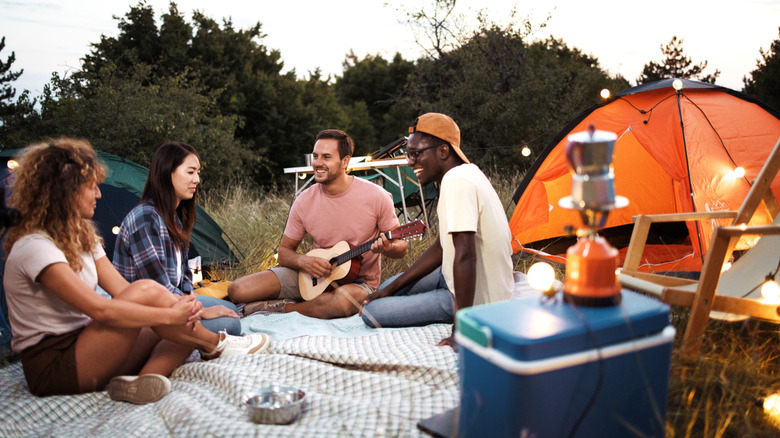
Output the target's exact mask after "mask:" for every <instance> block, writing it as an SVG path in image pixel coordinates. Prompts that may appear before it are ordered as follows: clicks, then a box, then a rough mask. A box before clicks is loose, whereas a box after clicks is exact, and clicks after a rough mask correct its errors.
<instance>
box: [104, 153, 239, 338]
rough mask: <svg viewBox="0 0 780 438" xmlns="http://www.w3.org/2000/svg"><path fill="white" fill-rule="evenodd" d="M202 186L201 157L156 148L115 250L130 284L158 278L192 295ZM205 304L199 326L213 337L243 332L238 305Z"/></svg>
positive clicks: (173, 289)
mask: <svg viewBox="0 0 780 438" xmlns="http://www.w3.org/2000/svg"><path fill="white" fill-rule="evenodd" d="M198 184H200V156H199V155H198V152H197V151H196V150H195V148H194V147H192V146H190V145H188V144H186V143H179V142H170V143H165V144H164V145H162V146H160V147H159V148H158V149H157V152H155V153H154V156H153V157H152V164H151V166H150V167H149V176H148V177H147V178H146V185H145V186H144V191H143V194H141V202H140V204H138V205H137V206H136V207H135V208H133V209H132V210H131V211H130V213H128V214H127V216H125V218H124V220H123V221H122V225H121V226H120V227H119V234H118V235H117V236H116V245H115V246H114V258H113V261H114V267H115V268H116V269H117V271H119V273H120V274H122V276H123V277H125V279H126V280H127V281H135V280H139V279H142V278H148V279H151V280H154V281H156V282H158V283H160V284H162V285H163V286H165V287H166V288H168V290H169V291H171V292H173V293H174V294H176V295H185V294H191V293H192V290H193V287H192V272H190V269H189V265H188V263H187V252H188V250H189V245H190V234H191V233H192V230H193V228H195V201H196V200H197V196H198V192H197V188H198ZM196 299H197V300H198V301H199V302H200V303H201V304H202V305H203V307H204V309H203V313H202V315H201V322H202V323H203V326H204V327H206V328H207V329H209V330H211V331H212V332H214V333H219V332H220V331H223V330H224V331H225V332H227V333H228V334H230V335H239V334H241V322H240V321H239V319H238V312H237V311H238V309H237V308H236V306H235V304H233V303H231V302H229V301H225V300H220V299H219V298H213V297H209V296H202V295H196Z"/></svg>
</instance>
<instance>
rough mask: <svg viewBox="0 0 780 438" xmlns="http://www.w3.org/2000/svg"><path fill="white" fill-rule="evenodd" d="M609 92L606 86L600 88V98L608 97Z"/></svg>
mask: <svg viewBox="0 0 780 438" xmlns="http://www.w3.org/2000/svg"><path fill="white" fill-rule="evenodd" d="M609 95H610V92H609V90H607V89H606V88H605V89H603V90H601V98H602V99H609Z"/></svg>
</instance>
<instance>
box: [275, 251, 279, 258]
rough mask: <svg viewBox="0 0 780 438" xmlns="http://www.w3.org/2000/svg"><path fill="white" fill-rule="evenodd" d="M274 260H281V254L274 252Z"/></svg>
mask: <svg viewBox="0 0 780 438" xmlns="http://www.w3.org/2000/svg"><path fill="white" fill-rule="evenodd" d="M274 260H279V253H278V252H276V251H274Z"/></svg>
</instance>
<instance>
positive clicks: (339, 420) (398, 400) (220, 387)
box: [0, 272, 560, 437]
mask: <svg viewBox="0 0 780 438" xmlns="http://www.w3.org/2000/svg"><path fill="white" fill-rule="evenodd" d="M515 282H516V283H515V289H514V292H513V294H512V298H513V299H514V298H520V297H523V296H529V295H538V292H537V291H534V290H533V289H531V288H530V287H529V286H528V282H527V281H526V278H525V274H522V273H518V272H516V273H515ZM558 286H560V284H558ZM241 324H242V329H243V330H244V332H246V333H253V332H263V333H266V334H268V335H269V336H270V338H271V339H272V341H273V342H272V344H271V347H270V348H269V350H268V351H267V352H266V353H263V354H256V355H250V356H240V357H230V358H223V359H216V360H212V361H208V362H202V361H200V360H199V358H198V356H197V354H193V356H192V357H191V358H190V360H189V361H188V362H187V363H185V364H184V365H182V366H181V367H179V368H178V369H177V370H176V371H175V372H174V373H173V374H172V375H171V377H170V378H171V383H172V384H173V391H172V392H171V394H169V395H168V396H166V397H165V398H163V399H162V400H160V401H159V402H157V403H152V404H148V405H143V406H136V405H132V404H129V403H121V402H114V401H112V400H110V399H109V398H108V394H107V393H106V392H105V391H102V392H95V393H90V394H82V395H73V396H54V397H43V398H40V397H35V396H33V395H32V394H30V391H29V389H28V387H27V382H26V381H25V379H24V374H23V372H22V367H21V363H19V362H15V363H13V364H11V365H9V366H6V367H4V368H1V369H0V412H2V413H3V415H2V416H1V417H0V437H4V436H98V437H99V436H112V437H114V436H138V437H147V436H163V435H167V436H186V437H190V436H194V437H199V436H220V437H221V436H268V437H291V436H295V437H300V436H306V437H342V436H343V437H364V436H376V437H418V436H425V437H428V436H429V435H426V434H425V433H423V432H421V431H420V430H418V429H417V422H418V421H420V420H423V419H426V418H428V417H431V416H433V415H435V414H439V413H441V412H444V411H446V410H448V409H451V408H454V407H456V406H457V405H458V403H459V391H458V376H457V355H456V354H455V352H453V350H452V349H450V348H448V347H437V346H436V344H437V343H438V342H439V341H440V340H441V339H443V338H445V337H447V336H448V335H449V334H450V331H451V325H449V324H433V325H429V326H426V327H415V328H403V329H390V328H387V329H369V328H367V327H366V326H365V324H363V322H362V320H361V319H360V317H359V316H357V315H355V316H352V317H350V318H340V319H335V320H329V321H325V320H319V319H315V318H308V317H306V316H303V315H300V314H298V313H290V314H257V315H251V316H249V317H246V318H243V319H242V322H241ZM272 385H283V386H294V387H297V388H300V389H302V390H303V391H304V392H306V397H307V400H308V405H307V407H306V409H305V410H304V412H303V415H302V416H301V418H300V419H299V420H298V421H296V422H295V423H293V424H291V425H285V426H270V425H257V424H254V423H252V422H251V421H249V417H248V415H247V412H246V410H245V408H244V406H243V404H242V402H241V398H242V397H243V396H244V395H245V394H247V393H249V392H251V391H252V390H255V389H258V388H261V387H265V386H272Z"/></svg>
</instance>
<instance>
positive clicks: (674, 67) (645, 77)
mask: <svg viewBox="0 0 780 438" xmlns="http://www.w3.org/2000/svg"><path fill="white" fill-rule="evenodd" d="M682 44H683V40H682V38H680V39H677V36H673V37H672V40H671V41H669V44H667V45H666V46H661V53H663V54H664V56H665V58H664V60H663V61H661V63H656V62H655V61H650V62H649V63H647V64H645V66H644V68H643V69H642V76H640V77H639V78H637V80H636V82H637V84H647V83H650V82H655V81H660V80H661V79H669V78H680V79H696V80H698V81H701V82H707V83H709V84H714V83H715V80H716V79H718V76H720V70H715V73H712V74H709V75H705V74H704V69H705V68H707V61H704V62H702V63H701V64H693V61H691V58H689V57H688V56H685V55H684V54H683V47H682Z"/></svg>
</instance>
